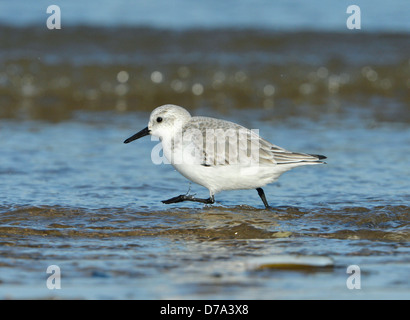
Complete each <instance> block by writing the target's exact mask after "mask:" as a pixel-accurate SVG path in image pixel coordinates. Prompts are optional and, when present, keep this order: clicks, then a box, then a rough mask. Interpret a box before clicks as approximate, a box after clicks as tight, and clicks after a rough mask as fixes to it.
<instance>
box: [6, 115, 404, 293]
mask: <svg viewBox="0 0 410 320" xmlns="http://www.w3.org/2000/svg"><path fill="white" fill-rule="evenodd" d="M147 117H148V113H145V112H141V113H129V114H126V115H124V114H122V113H119V114H118V113H79V114H77V115H76V116H75V117H74V118H73V119H72V120H70V121H65V122H59V123H50V122H42V121H27V122H21V121H10V120H2V121H1V122H0V125H1V132H2V139H1V143H0V150H1V153H2V163H1V171H0V175H1V184H0V194H1V195H2V197H1V203H0V212H1V215H0V242H1V246H0V270H1V271H0V296H1V297H2V298H57V297H59V298H86V299H100V298H106V299H116V298H124V299H167V298H170V299H174V298H181V299H192V298H194V299H196V298H198V299H219V298H221V299H222V298H223V299H294V298H323V299H328V298H331V299H332V298H343V299H356V298H366V299H367V298H376V299H378V298H389V299H390V298H409V278H408V270H409V266H410V259H409V257H410V256H409V253H410V250H409V245H408V244H409V240H410V233H409V214H408V212H409V209H410V207H409V201H410V194H409V190H410V185H409V179H408V176H409V169H408V165H407V164H408V161H407V157H408V156H407V155H408V154H409V151H410V141H409V137H410V132H409V128H408V126H407V125H402V124H391V123H387V124H382V123H378V124H375V123H373V122H372V123H368V124H366V123H365V122H364V121H360V122H355V121H354V120H351V121H350V122H349V121H347V120H346V121H344V122H342V124H343V126H341V125H340V123H339V125H337V124H335V120H333V121H329V120H322V121H319V122H312V121H310V120H303V119H301V120H299V121H296V120H292V121H287V122H285V123H279V122H274V121H266V120H263V121H261V120H250V119H252V112H251V113H246V112H243V113H237V114H236V115H234V114H232V115H230V117H229V118H230V119H232V120H234V121H237V122H242V123H243V121H245V122H248V124H249V126H250V127H252V128H259V129H260V132H261V134H262V135H263V136H264V137H265V138H267V139H268V140H271V141H275V143H277V144H278V145H281V146H284V147H287V148H289V149H291V150H298V151H306V152H314V153H322V154H326V155H327V156H328V163H327V165H322V166H314V167H305V168H298V169H295V170H292V171H290V172H288V173H286V174H284V175H283V176H282V177H281V178H280V180H279V181H278V182H277V183H275V184H272V185H269V186H267V187H266V188H264V189H265V192H266V194H267V198H268V200H269V202H270V203H271V205H272V206H273V207H274V209H272V210H265V209H263V204H262V202H261V201H260V199H259V197H258V195H257V193H256V191H255V190H247V191H231V192H223V193H220V194H218V195H217V196H216V201H217V203H216V204H215V205H213V206H204V205H201V204H195V203H183V204H180V205H168V206H167V205H164V204H162V203H161V202H160V200H164V199H167V198H170V197H172V196H175V195H178V194H181V193H185V192H187V191H188V188H189V187H191V191H190V192H191V193H197V194H198V196H204V197H205V196H207V190H205V189H204V188H202V187H199V186H196V185H193V184H192V185H191V186H189V183H188V182H187V181H186V180H185V179H184V178H183V177H182V176H180V175H179V174H178V173H177V172H175V171H174V170H173V168H172V167H171V166H170V165H154V164H153V163H152V162H151V159H150V154H151V150H152V147H153V146H155V145H156V144H157V143H158V142H157V141H150V138H148V137H147V138H145V139H142V140H139V141H137V142H133V143H132V144H129V145H125V144H123V143H122V141H123V140H124V138H126V137H128V136H129V135H130V134H132V133H133V132H135V130H137V129H139V128H142V127H143V126H144V125H145V124H146V123H145V122H146V120H147ZM241 120H243V121H241ZM347 123H349V125H348V126H347V125H346V124H347ZM357 137H360V139H357ZM289 254H290V255H303V256H317V255H319V256H325V257H329V258H331V259H332V260H333V262H334V265H333V267H332V268H330V269H320V268H319V269H317V270H316V269H315V268H313V270H307V271H303V270H302V271H294V270H292V269H289V270H286V269H285V270H275V269H273V270H262V271H258V270H257V269H255V268H253V267H251V266H252V264H253V261H255V259H258V258H261V257H263V258H268V257H269V256H275V257H277V256H278V255H289ZM49 265H58V266H59V267H60V268H61V274H62V284H61V287H62V289H61V290H49V289H47V287H46V279H47V277H48V276H49V275H48V274H47V273H46V268H47V267H48V266H49ZM349 265H358V266H359V267H360V268H361V275H362V279H361V285H362V289H360V290H349V289H347V287H346V280H347V277H348V276H349V275H348V274H346V268H347V266H349Z"/></svg>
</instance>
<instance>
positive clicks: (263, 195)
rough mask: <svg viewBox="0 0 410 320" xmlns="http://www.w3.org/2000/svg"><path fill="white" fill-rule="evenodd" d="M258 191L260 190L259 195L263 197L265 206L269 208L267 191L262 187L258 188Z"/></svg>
mask: <svg viewBox="0 0 410 320" xmlns="http://www.w3.org/2000/svg"><path fill="white" fill-rule="evenodd" d="M256 191H258V194H259V197H261V199H262V202H263V204H264V205H265V208H266V209H269V208H270V206H269V204H268V201H266V197H265V192H263V190H262V188H256Z"/></svg>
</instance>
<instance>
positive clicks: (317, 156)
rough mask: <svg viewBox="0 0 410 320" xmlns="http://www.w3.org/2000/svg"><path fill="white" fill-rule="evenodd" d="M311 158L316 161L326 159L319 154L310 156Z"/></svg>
mask: <svg viewBox="0 0 410 320" xmlns="http://www.w3.org/2000/svg"><path fill="white" fill-rule="evenodd" d="M311 156H312V157H316V158H317V159H318V160H323V159H327V157H326V156H322V155H321V154H311Z"/></svg>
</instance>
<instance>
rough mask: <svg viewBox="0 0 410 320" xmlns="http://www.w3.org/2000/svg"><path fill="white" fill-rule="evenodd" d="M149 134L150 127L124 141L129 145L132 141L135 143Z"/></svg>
mask: <svg viewBox="0 0 410 320" xmlns="http://www.w3.org/2000/svg"><path fill="white" fill-rule="evenodd" d="M149 134H150V130H149V129H148V127H146V128H145V129H142V130H141V131H140V132H138V133H136V134H134V135H133V136H132V137H129V138H128V139H127V140H125V141H124V143H129V142H131V141H134V140H137V139H139V138H142V137H145V136H147V135H149Z"/></svg>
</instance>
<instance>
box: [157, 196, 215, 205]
mask: <svg viewBox="0 0 410 320" xmlns="http://www.w3.org/2000/svg"><path fill="white" fill-rule="evenodd" d="M183 201H194V202H201V203H206V204H212V203H215V198H214V196H210V197H209V198H208V199H200V198H194V197H193V196H188V195H186V194H181V195H180V196H177V197H173V198H171V199H168V200H164V201H162V203H165V204H170V203H178V202H183Z"/></svg>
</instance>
